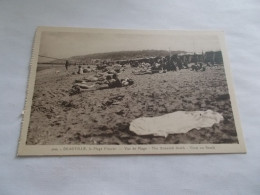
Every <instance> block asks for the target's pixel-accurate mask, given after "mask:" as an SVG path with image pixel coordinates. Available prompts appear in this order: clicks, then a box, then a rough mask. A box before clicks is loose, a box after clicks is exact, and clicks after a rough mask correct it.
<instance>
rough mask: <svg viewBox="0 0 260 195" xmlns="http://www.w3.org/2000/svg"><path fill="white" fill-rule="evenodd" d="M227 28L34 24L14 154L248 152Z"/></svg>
mask: <svg viewBox="0 0 260 195" xmlns="http://www.w3.org/2000/svg"><path fill="white" fill-rule="evenodd" d="M223 36H224V35H223V32H219V31H218V32H216V31H173V30H168V31H166V30H165V31H163V30H118V29H117V30H116V29H75V28H54V27H53V28H51V27H39V28H38V29H37V32H36V35H35V42H34V48H33V54H32V61H31V70H30V78H29V81H28V91H27V99H26V105H25V110H24V121H23V124H22V133H21V138H20V146H19V149H18V155H21V156H23V155H88V154H94V155H96V154H175V153H244V152H245V146H244V140H243V136H242V130H241V127H240V121H239V116H238V111H237V108H236V102H235V97H234V91H233V87H232V80H231V78H230V71H229V65H228V60H227V54H226V51H225V45H224V38H223Z"/></svg>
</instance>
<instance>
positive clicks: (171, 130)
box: [130, 110, 224, 137]
mask: <svg viewBox="0 0 260 195" xmlns="http://www.w3.org/2000/svg"><path fill="white" fill-rule="evenodd" d="M223 119H224V118H223V116H222V115H221V114H220V113H217V112H214V111H212V110H207V111H177V112H173V113H170V114H165V115H162V116H156V117H141V118H137V119H134V120H133V121H132V122H131V123H130V131H132V132H135V133H136V134H137V135H150V134H153V135H156V136H164V137H167V135H168V134H175V133H187V132H188V131H190V130H191V129H198V130H199V129H201V128H204V127H212V126H213V124H216V123H219V122H220V121H221V120H223Z"/></svg>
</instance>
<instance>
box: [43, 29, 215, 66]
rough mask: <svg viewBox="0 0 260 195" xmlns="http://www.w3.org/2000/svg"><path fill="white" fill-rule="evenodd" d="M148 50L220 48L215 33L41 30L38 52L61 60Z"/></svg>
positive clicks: (196, 50)
mask: <svg viewBox="0 0 260 195" xmlns="http://www.w3.org/2000/svg"><path fill="white" fill-rule="evenodd" d="M151 49H153V50H168V51H169V50H170V51H177V50H181V51H187V52H199V53H200V52H202V51H204V52H205V51H217V50H220V44H219V40H218V36H216V35H215V34H203V35H202V34H198V33H195V34H191V33H183V32H182V33H180V32H173V31H171V32H169V31H166V32H162V31H107V30H104V31H102V30H99V31H87V32H57V31H44V32H42V33H41V42H40V50H39V55H41V56H48V57H53V58H61V59H62V58H69V57H72V56H79V55H87V54H93V53H105V52H114V51H135V50H151ZM50 60H52V59H48V58H44V57H39V61H41V62H43V61H44V62H45V61H50Z"/></svg>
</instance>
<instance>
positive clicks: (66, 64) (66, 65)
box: [65, 60, 69, 70]
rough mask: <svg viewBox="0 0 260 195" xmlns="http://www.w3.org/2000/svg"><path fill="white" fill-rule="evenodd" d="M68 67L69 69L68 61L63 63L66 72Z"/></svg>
mask: <svg viewBox="0 0 260 195" xmlns="http://www.w3.org/2000/svg"><path fill="white" fill-rule="evenodd" d="M68 67H69V61H68V60H66V62H65V68H66V70H68Z"/></svg>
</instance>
